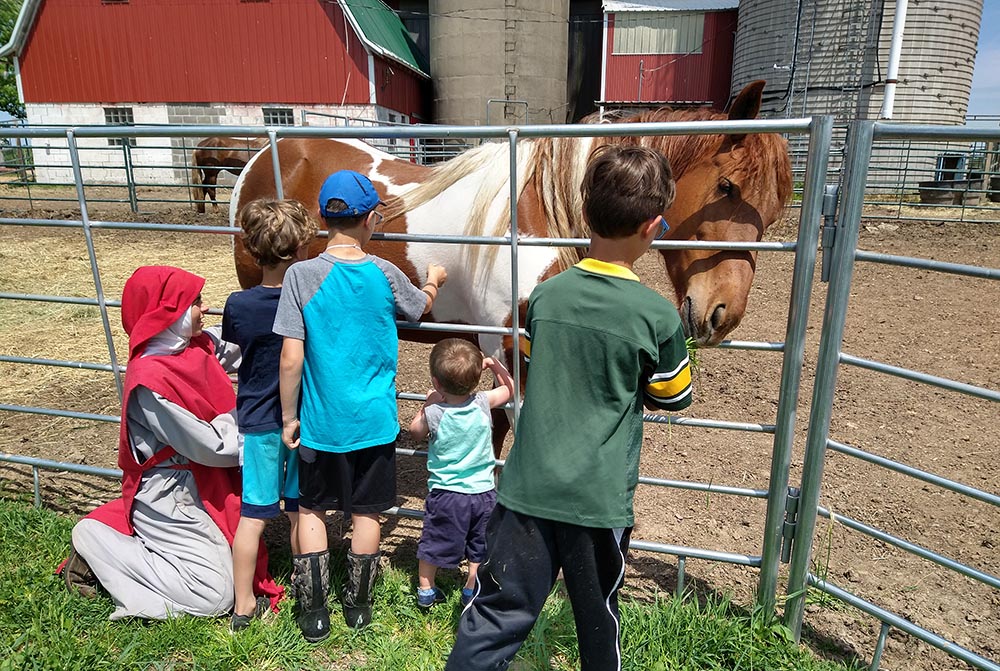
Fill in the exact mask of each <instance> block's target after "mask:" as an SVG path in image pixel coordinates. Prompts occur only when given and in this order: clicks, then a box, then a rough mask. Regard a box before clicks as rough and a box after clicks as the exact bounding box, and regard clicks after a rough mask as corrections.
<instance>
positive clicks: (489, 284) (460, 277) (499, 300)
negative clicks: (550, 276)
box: [400, 151, 558, 355]
mask: <svg viewBox="0 0 1000 671" xmlns="http://www.w3.org/2000/svg"><path fill="white" fill-rule="evenodd" d="M499 153H502V154H503V156H502V159H503V161H502V162H501V157H498V158H497V162H496V163H494V164H493V165H497V164H499V165H501V166H503V169H504V170H506V169H507V167H506V166H507V165H508V164H509V163H508V161H509V159H507V154H506V151H502V152H500V151H498V154H499ZM481 181H482V176H481V174H480V173H479V172H476V173H472V174H470V175H467V176H465V177H463V178H462V179H460V180H459V181H458V182H457V183H456V184H455V185H454V186H453V187H451V188H450V189H448V190H447V191H445V192H444V193H442V194H440V195H439V196H437V197H436V198H434V199H433V200H431V201H429V202H428V203H426V204H425V205H423V206H422V207H419V208H417V209H415V210H413V211H411V212H409V213H407V215H406V220H407V224H408V226H407V231H408V232H409V233H412V234H416V235H455V234H456V233H458V232H462V231H465V230H467V228H468V226H469V215H470V210H471V206H472V201H473V197H474V195H475V194H476V192H477V190H478V188H479V185H480V183H481ZM406 190H408V189H407V187H406V186H404V187H403V188H401V189H400V191H401V192H405V191H406ZM509 199H510V183H509V180H507V183H506V184H505V185H504V186H503V187H502V188H501V189H500V191H499V193H498V194H497V196H496V198H494V200H493V202H492V203H491V204H490V207H489V210H488V213H487V222H489V223H488V225H487V227H486V232H487V233H489V232H490V230H491V229H492V228H493V224H494V222H496V221H497V220H498V218H499V217H500V215H501V214H502V213H503V211H504V209H505V207H506V206H507V204H508V202H509ZM505 235H510V227H509V225H508V227H507V228H506V229H505ZM522 237H524V235H523V234H522ZM468 251H469V246H468V245H455V244H431V243H409V244H408V245H407V248H406V254H407V258H408V260H409V261H410V263H411V264H413V267H414V268H416V269H417V272H418V273H419V274H420V280H421V281H423V280H424V279H425V276H424V274H425V272H426V268H427V264H428V263H439V264H441V265H442V266H444V267H445V269H446V270H447V271H448V284H447V285H446V286H445V288H444V289H443V290H442V291H441V293H440V295H439V296H438V299H437V300H436V301H435V302H434V310H433V314H434V318H435V319H437V320H438V321H460V322H465V323H468V324H478V325H486V326H503V325H504V323H505V322H506V320H507V318H508V317H509V316H510V313H511V298H512V289H511V275H512V271H511V266H512V264H511V254H510V248H509V247H506V246H505V247H503V248H502V249H500V250H498V251H499V253H498V254H497V255H496V260H495V261H494V262H493V263H492V264H491V265H490V266H489V267H482V264H483V263H485V258H486V254H485V252H486V250H485V249H483V250H481V254H480V267H479V268H477V269H476V272H475V273H473V272H472V269H471V267H470V265H471V264H470V263H469V258H468ZM557 257H558V250H557V249H556V248H554V247H518V259H517V262H518V266H517V269H518V272H517V283H518V294H517V295H518V301H524V300H527V298H528V296H530V295H531V291H532V290H533V289H534V288H535V286H537V284H538V282H539V280H540V279H541V277H542V275H544V274H545V271H546V270H548V269H549V268H550V267H551V266H552V264H553V263H554V262H555V261H556V259H557ZM500 341H501V340H500V336H498V335H483V336H480V343H481V346H482V348H483V350H484V351H486V352H487V354H490V355H494V354H498V353H499V349H500Z"/></svg>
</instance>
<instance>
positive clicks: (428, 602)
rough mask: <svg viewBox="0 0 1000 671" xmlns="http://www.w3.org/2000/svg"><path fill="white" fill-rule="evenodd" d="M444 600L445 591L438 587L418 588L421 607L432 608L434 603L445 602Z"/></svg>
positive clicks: (418, 601)
mask: <svg viewBox="0 0 1000 671" xmlns="http://www.w3.org/2000/svg"><path fill="white" fill-rule="evenodd" d="M444 601H445V597H444V592H442V591H441V590H439V589H438V588H437V587H432V588H431V589H418V590H417V605H418V606H420V607H421V608H430V607H431V606H433V605H434V604H437V603H443V602H444Z"/></svg>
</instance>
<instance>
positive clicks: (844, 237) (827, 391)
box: [785, 121, 875, 641]
mask: <svg viewBox="0 0 1000 671" xmlns="http://www.w3.org/2000/svg"><path fill="white" fill-rule="evenodd" d="M874 127H875V124H874V122H872V121H855V122H852V124H851V128H850V133H849V142H848V154H847V169H846V171H845V174H844V188H843V190H842V193H843V202H842V204H841V208H840V221H839V223H838V224H837V239H836V240H835V241H834V247H833V272H832V273H831V277H830V285H829V289H828V291H827V295H826V306H825V308H824V311H823V331H822V335H821V337H820V344H819V358H818V360H817V363H816V380H815V383H814V385H813V397H812V406H811V409H810V412H809V433H808V436H807V438H806V455H805V463H804V464H803V467H802V471H803V472H802V487H801V495H800V499H799V520H798V529H797V535H798V538H797V540H796V542H795V545H794V546H793V547H792V563H791V566H790V567H789V570H788V601H787V602H786V605H785V625H786V626H787V627H788V628H789V629H791V630H792V633H793V634H794V636H795V640H796V641H797V640H799V636H800V635H801V633H802V615H803V611H804V609H805V596H806V589H807V587H806V573H807V572H808V570H809V561H810V558H811V557H812V543H813V536H814V535H815V532H816V509H817V507H818V505H819V490H820V484H821V482H822V479H823V466H824V462H825V460H826V446H827V440H828V436H829V434H830V415H831V414H832V410H833V407H832V406H833V394H834V390H835V388H836V384H837V366H838V364H839V362H840V345H841V342H842V341H843V337H844V322H845V320H846V316H847V303H848V300H849V299H850V292H851V278H852V276H853V274H854V256H855V250H856V248H857V244H858V229H859V228H860V224H861V210H862V206H863V205H864V197H865V181H866V179H867V176H868V163H869V160H870V159H871V154H872V136H873V132H874Z"/></svg>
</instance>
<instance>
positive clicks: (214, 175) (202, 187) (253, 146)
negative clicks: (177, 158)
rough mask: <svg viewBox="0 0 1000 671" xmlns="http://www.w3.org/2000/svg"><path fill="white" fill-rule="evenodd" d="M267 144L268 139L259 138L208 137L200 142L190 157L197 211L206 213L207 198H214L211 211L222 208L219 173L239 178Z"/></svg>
mask: <svg viewBox="0 0 1000 671" xmlns="http://www.w3.org/2000/svg"><path fill="white" fill-rule="evenodd" d="M267 142H268V141H267V138H258V137H251V138H233V137H209V138H205V139H204V140H202V141H201V142H199V143H198V146H197V147H196V148H195V150H194V152H193V153H192V154H191V162H192V166H191V186H192V189H193V191H194V209H195V211H197V212H200V213H202V214H204V212H205V196H206V195H207V196H208V197H209V198H211V199H212V208H213V209H216V210H217V209H219V201H217V200H216V198H215V185H216V183H217V182H218V180H219V173H220V172H222V171H223V170H225V171H226V172H229V173H232V174H234V175H239V174H240V173H241V172H243V167H244V166H245V165H246V164H247V161H249V160H250V158H251V157H252V156H253V155H254V154H256V153H257V152H258V151H259V150H260V149H261V147H263V146H265V145H266V144H267Z"/></svg>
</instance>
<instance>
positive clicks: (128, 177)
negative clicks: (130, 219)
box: [122, 137, 139, 214]
mask: <svg viewBox="0 0 1000 671" xmlns="http://www.w3.org/2000/svg"><path fill="white" fill-rule="evenodd" d="M122 153H123V154H124V156H125V183H126V185H127V187H128V204H129V207H130V208H131V209H132V213H133V214H137V213H138V212H139V203H138V200H137V197H136V193H135V174H134V173H133V172H132V145H131V138H127V137H123V138H122Z"/></svg>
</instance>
